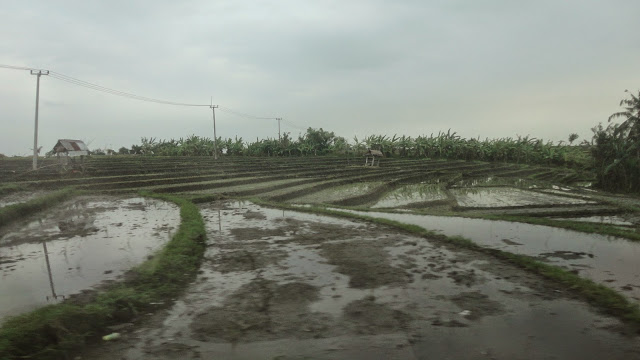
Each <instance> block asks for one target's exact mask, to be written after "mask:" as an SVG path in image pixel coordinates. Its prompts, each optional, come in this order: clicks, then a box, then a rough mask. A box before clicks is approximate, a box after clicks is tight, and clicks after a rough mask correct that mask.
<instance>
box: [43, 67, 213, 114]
mask: <svg viewBox="0 0 640 360" xmlns="http://www.w3.org/2000/svg"><path fill="white" fill-rule="evenodd" d="M49 76H50V77H52V78H54V79H58V80H61V81H64V82H68V83H70V84H74V85H78V86H82V87H85V88H88V89H92V90H95V91H101V92H104V93H108V94H112V95H116V96H121V97H125V98H129V99H134V100H140V101H146V102H152V103H156V104H164V105H175V106H202V107H204V106H206V107H208V106H209V104H190V103H181V102H175V101H167V100H160V99H154V98H150V97H146V96H140V95H136V94H132V93H128V92H124V91H120V90H115V89H111V88H108V87H104V86H100V85H96V84H93V83H90V82H87V81H84V80H80V79H76V78H73V77H71V76H68V75H64V74H61V73H59V72H55V71H51V72H50V75H49Z"/></svg>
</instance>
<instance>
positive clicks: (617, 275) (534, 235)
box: [344, 210, 640, 301]
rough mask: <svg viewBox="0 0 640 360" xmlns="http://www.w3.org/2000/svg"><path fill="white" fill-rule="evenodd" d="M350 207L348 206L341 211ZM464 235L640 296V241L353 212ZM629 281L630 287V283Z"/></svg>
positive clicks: (550, 229)
mask: <svg viewBox="0 0 640 360" xmlns="http://www.w3.org/2000/svg"><path fill="white" fill-rule="evenodd" d="M344 211H350V210H344ZM356 213H361V214H363V215H367V216H373V217H381V218H385V219H390V220H396V221H400V222H403V223H407V224H414V225H418V226H421V227H424V228H425V229H429V230H434V231H437V232H440V233H443V234H445V235H447V236H463V237H465V238H468V239H470V240H472V241H473V242H475V243H477V244H479V245H482V246H486V247H490V248H494V249H499V250H504V251H508V252H512V253H517V254H523V255H528V256H532V257H536V258H538V259H540V260H543V261H545V262H548V263H550V264H553V265H558V266H561V267H564V268H566V269H568V270H570V271H572V272H574V273H576V274H579V275H580V276H583V277H586V278H588V279H591V280H593V281H596V282H599V283H601V284H603V285H605V286H608V287H610V288H612V289H614V290H624V292H623V293H624V294H625V295H627V296H628V297H629V298H630V299H631V300H633V301H640V263H638V261H637V259H638V257H640V243H638V242H633V241H629V240H627V239H622V238H616V237H613V236H606V235H598V234H588V233H582V232H577V231H571V230H566V229H560V228H554V227H549V226H541V225H530V224H523V223H513V222H507V221H493V220H482V219H469V218H459V217H442V216H429V215H415V214H391V213H383V212H375V213H372V212H367V213H364V212H357V211H356ZM629 285H631V287H629Z"/></svg>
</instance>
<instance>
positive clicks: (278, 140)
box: [276, 118, 282, 142]
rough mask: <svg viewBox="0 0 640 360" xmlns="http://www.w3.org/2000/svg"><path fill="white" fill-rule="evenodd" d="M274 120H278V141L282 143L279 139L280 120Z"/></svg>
mask: <svg viewBox="0 0 640 360" xmlns="http://www.w3.org/2000/svg"><path fill="white" fill-rule="evenodd" d="M276 120H278V141H279V142H282V140H281V139H280V120H282V118H276Z"/></svg>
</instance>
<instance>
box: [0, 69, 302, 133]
mask: <svg viewBox="0 0 640 360" xmlns="http://www.w3.org/2000/svg"><path fill="white" fill-rule="evenodd" d="M0 68H5V69H12V70H40V69H36V68H31V67H24V66H13V65H5V64H0ZM49 77H51V78H54V79H56V80H60V81H63V82H66V83H69V84H73V85H77V86H81V87H84V88H87V89H91V90H95V91H100V92H103V93H107V94H111V95H115V96H120V97H124V98H129V99H132V100H139V101H146V102H151V103H156V104H164V105H175V106H190V107H211V104H193V103H182V102H175V101H168V100H161V99H155V98H150V97H146V96H141V95H136V94H133V93H128V92H125V91H120V90H115V89H111V88H108V87H105V86H101V85H97V84H94V83H90V82H88V81H84V80H80V79H77V78H74V77H72V76H69V75H65V74H62V73H59V72H57V71H49ZM219 110H220V111H223V112H226V113H229V114H233V115H236V116H240V117H244V118H248V119H255V120H277V119H278V118H276V117H264V116H255V115H250V114H247V113H243V112H240V111H236V110H232V109H230V108H227V107H224V106H219ZM284 121H285V123H288V124H289V126H292V127H294V128H297V129H301V130H304V129H302V128H300V127H298V126H295V125H293V124H291V123H290V122H288V121H286V120H284Z"/></svg>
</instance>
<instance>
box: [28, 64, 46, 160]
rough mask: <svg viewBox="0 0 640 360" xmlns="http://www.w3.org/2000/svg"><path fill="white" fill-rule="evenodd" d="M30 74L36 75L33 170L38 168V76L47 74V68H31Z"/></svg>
mask: <svg viewBox="0 0 640 360" xmlns="http://www.w3.org/2000/svg"><path fill="white" fill-rule="evenodd" d="M31 75H37V76H38V80H37V83H36V84H37V85H36V126H35V130H34V132H33V170H37V169H38V103H39V100H40V76H42V75H49V70H31Z"/></svg>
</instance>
